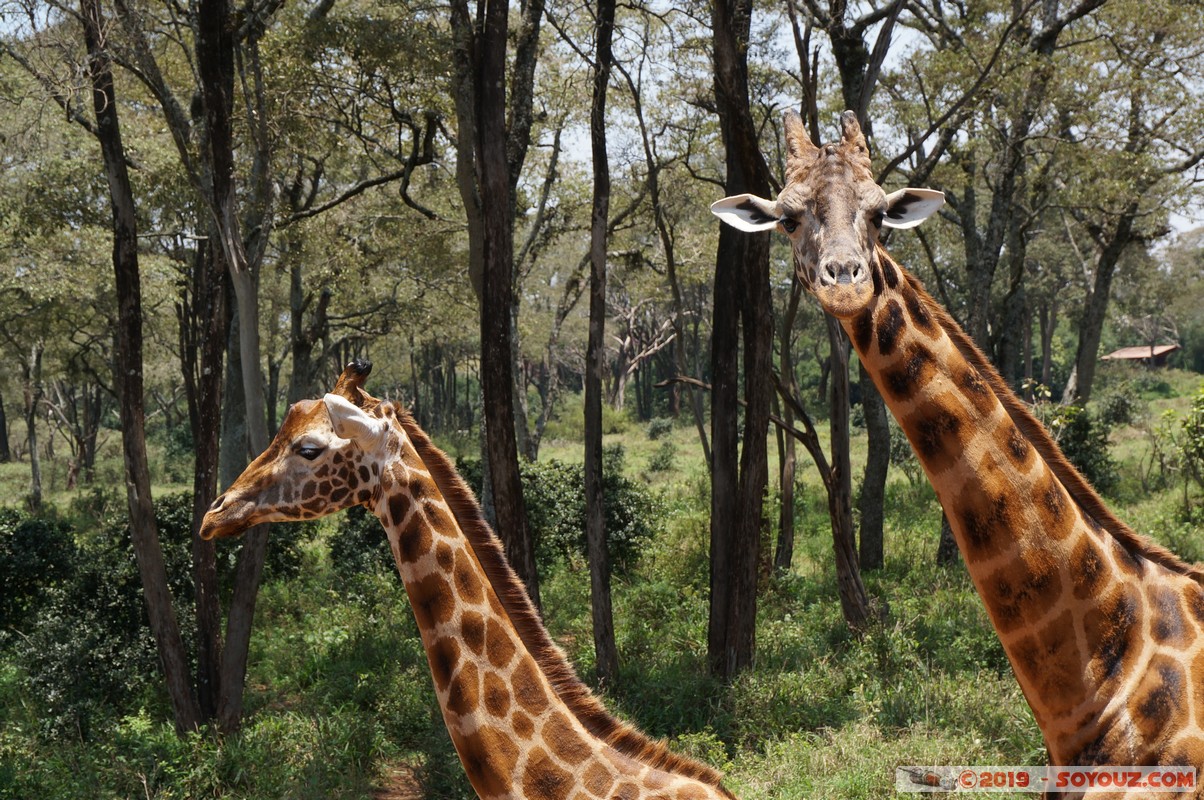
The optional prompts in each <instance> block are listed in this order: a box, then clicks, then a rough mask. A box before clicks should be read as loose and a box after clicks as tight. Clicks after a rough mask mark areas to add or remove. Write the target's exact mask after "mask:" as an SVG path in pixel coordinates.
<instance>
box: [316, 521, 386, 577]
mask: <svg viewBox="0 0 1204 800" xmlns="http://www.w3.org/2000/svg"><path fill="white" fill-rule="evenodd" d="M329 542H330V565H331V567H332V568H333V569H334V571H335V573H336V574H338V575H340V576H342V577H343V578H348V579H350V578H354V577H355V576H357V575H363V574H365V573H367V574H372V575H380V574H390V573H392V571H393V569H394V564H393V551H392V550H391V549H390V548H389V540H388V539H387V538H386V536H385V530H384V528H383V527H382V526H381V524H380V520H379V519H377V518H376V516H375V515H374V514H370V513H368V510H367V509H365V508H364V507H363V506H353V507H351V508H349V509H347V513H346V514H344V515H342V516H341V517H340V518H339V527H338V529H337V530H336V531H335V533H334V535H332V536H331V537H330V540H329Z"/></svg>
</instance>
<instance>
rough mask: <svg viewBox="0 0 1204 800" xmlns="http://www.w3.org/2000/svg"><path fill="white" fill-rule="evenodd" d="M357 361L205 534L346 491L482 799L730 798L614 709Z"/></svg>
mask: <svg viewBox="0 0 1204 800" xmlns="http://www.w3.org/2000/svg"><path fill="white" fill-rule="evenodd" d="M370 370H371V365H370V364H369V363H367V362H364V361H353V362H351V364H349V365H348V366H347V367H346V369H344V371H343V373H342V375H341V376H340V377H339V379H338V382H337V384H336V386H335V388H334V390H333V391H332V392H331V393H329V394H327V395H325V396H324V397H323V398H322V399H321V400H305V401H301V402H298V403H296V404H294V405H293V406H292V408H290V409H289V412H288V414H287V416H286V417H285V419H284V422H283V424H282V425H281V427H280V431H279V433H277V434H276V437H275V438H274V439H273V440H272V442H271V444H270V445H269V446H268V448H267V450H265V451H264V452H263V453H262V454H261V455H260V456H259V457H258V458H256V459H255V460H254V461H253V462H252V463H251V464H250V466H248V467H247V469H246V471H244V472H243V474H242V475H241V476H239V477H238V479H237V480H235V481H234V483H233V484H232V485H231V486H230V488H229V489H227V490H226V491H225V493H223V494H222V495H221V496H220V497H218V498H217V500H215V501H214V503H213V505H212V507H211V508H210V509H209V511H208V512H207V513H206V515H205V518H204V521H203V523H202V527H201V536H202V538H205V539H212V538H214V537H224V536H231V535H235V534H238V533H241V532H242V531H244V530H246V529H247V528H249V527H251V526H252V525H256V524H259V523H261V522H276V521H294V520H302V519H314V518H317V517H321V516H325V515H327V514H332V513H334V512H336V511H339V510H342V509H344V508H348V507H350V506H353V505H357V504H359V505H363V506H366V507H367V508H368V509H370V510H371V511H373V512H374V513H375V514H376V516H377V517H378V518H380V520H381V523H382V524H383V525H384V527H385V530H386V532H387V535H388V540H389V546H390V547H391V549H392V551H393V557H394V560H395V561H396V563H397V569H398V572H399V573H400V574H401V578H402V580H403V582H404V583H405V588H406V592H407V594H408V595H409V598H410V605H411V608H412V609H413V612H414V616H415V618H416V619H417V621H418V628H419V631H420V632H421V636H422V643H423V646H424V648H425V650H426V654H427V660H428V662H429V665H430V669H431V675H432V677H433V678H434V683H435V691H436V695H437V697H438V699H439V706H440V708H441V710H442V712H443V720H444V722H445V724H446V725H447V729H448V732H449V733H450V735H451V739H452V742H453V744H454V745H455V748H456V752H457V754H458V755H459V757H460V761H461V763H462V765H463V767H464V770H465V772H466V773H467V775H468V779H469V781H470V782H471V783H472V786H473V789H474V790H475V791H476V793H477V794H478V795H479V796H480V797H481V798H483V799H484V800H489V799H490V798H506V797H524V798H531V800H570V799H571V800H590V798H631V799H632V800H634V799H635V798H663V800H719V799H720V798H728V799H729V800H730V799H731V798H732V795H731V794H730V793H729V792H728V791H727V790H726V789H725V788H724V787H723V786H722V785H721V783H720V776H719V774H718V773H717V772H716V771H714V770H712V769H711V768H710V767H707V766H704V765H703V764H700V763H697V762H695V761H691V760H689V759H687V758H684V757H682V756H679V755H676V754H674V753H672V752H670V751H669V750H668V749H667V748H666V747H665V746H664V745H663V744H662V743H660V742H656V741H653V740H650V739H648V738H647V737H645V736H644V735H643V734H642V733H640V732H639V731H637V730H636V729H635V728H633V727H631V726H629V725H626V724H624V723H621V722H619V721H618V720H617V719H615V718H614V717H613V716H611V715H610V714H609V713H607V711H606V710H605V708H604V707H603V706H602V704H601V703H600V702H599V701H598V699H597V698H596V697H595V696H594V695H593V694H591V693H590V691H589V689H588V688H586V687H585V685H584V684H583V683H581V681H580V680H579V679H578V678H577V677H576V675H575V674H574V672H573V670H572V668H571V667H570V666H569V663H568V660H567V659H566V657H565V655H564V653H563V652H562V651H561V650H560V649H559V648H558V647H557V646H556V645H555V644H554V643H553V642H552V640H551V638H550V636H549V635H548V632H547V630H546V629H545V628H544V627H543V625H542V623H541V622H540V619H539V616H538V614H537V612H536V611H535V609H534V607H533V605H532V604H531V602H530V600H529V599H528V597H527V594H526V592H525V590H524V589H523V588H522V584H521V583H520V582H519V580H518V578H517V577H516V576H515V574H514V572H513V571H512V570H511V568H510V566H509V565H508V564H507V562H506V560H505V557H504V555H503V554H502V548H501V544H500V543H499V541H498V539H497V537H496V536H495V535H494V533H493V531H492V530H491V529H490V528H489V526H488V525H487V524H486V523H485V521H484V519H483V517H482V515H481V512H480V508H479V507H478V505H477V503H476V500H475V498H474V497H473V495H472V492H471V490H470V489H469V488H468V487H467V485H466V484H465V483H464V481H463V480H462V479H461V478H460V476H459V475H458V474H457V473H456V471H455V468H454V467H453V465H452V463H451V462H450V460H449V459H448V457H447V456H446V455H445V454H444V453H442V452H441V451H440V450H438V449H437V448H436V447H435V446H434V445H433V444H432V443H431V440H430V438H429V437H428V436H427V435H426V433H424V432H423V431H422V430H421V429H420V428H419V427H418V425H417V424H416V423H415V421H414V419H413V418H412V417H411V416H410V415H409V414H408V413H407V412H406V411H405V410H403V409H402V408H401V407H400V406H398V405H397V404H394V403H391V402H385V401H381V400H379V399H377V398H374V397H372V396H370V395H369V394H368V393H367V392H365V391H364V390H363V388H362V385H363V382H364V379H365V378H367V376H368V373H369V372H370Z"/></svg>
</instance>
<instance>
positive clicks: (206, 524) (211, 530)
mask: <svg viewBox="0 0 1204 800" xmlns="http://www.w3.org/2000/svg"><path fill="white" fill-rule="evenodd" d="M223 517H225V519H223ZM253 524H254V523H253V522H252V521H251V520H247V519H230V515H228V514H215V513H214V512H212V511H211V512H209V513H208V514H206V515H205V517H204V519H202V520H201V529H200V531H198V534H197V535H198V536H200V537H201V538H202V539H204V540H205V541H206V542H208V541H211V540H213V539H228V538H230V537H231V536H238V535H239V534H240V533H242V532H243V531H245V530H247V529H248V528H250V527H251V526H252V525H253Z"/></svg>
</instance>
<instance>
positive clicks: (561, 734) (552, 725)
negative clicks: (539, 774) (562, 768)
mask: <svg viewBox="0 0 1204 800" xmlns="http://www.w3.org/2000/svg"><path fill="white" fill-rule="evenodd" d="M543 739H544V741H546V742H547V743H548V747H550V748H551V749H552V752H553V753H555V754H556V757H557V758H559V759H560V760H561V761H564V762H566V763H568V764H570V765H574V766H575V765H577V764H580V763H581V762H582V761H584V760H585V759H587V758H589V755H590V753H591V750H590V747H589V745H588V744H586V742H585V740H584V739H582V738H581V736H580V735H579V734H578V733H577V731H576V730H574V729H573V726H572V725H571V724H569V719H568V717H566V716H565V715H564V714H562V713H556V714H553V715H552V718H551V719H549V720H548V721H547V722H546V723H545V724H544V726H543Z"/></svg>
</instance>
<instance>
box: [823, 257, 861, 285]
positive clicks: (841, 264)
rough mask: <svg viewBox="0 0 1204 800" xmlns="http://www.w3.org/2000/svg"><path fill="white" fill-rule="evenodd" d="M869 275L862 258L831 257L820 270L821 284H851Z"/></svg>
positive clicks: (859, 281)
mask: <svg viewBox="0 0 1204 800" xmlns="http://www.w3.org/2000/svg"><path fill="white" fill-rule="evenodd" d="M867 275H868V270H867V269H866V263H865V261H863V260H862V259H860V258H849V259H829V260H828V261H825V262H824V263H823V265H822V266H821V267H820V270H819V283H820V286H849V285H856V284H858V283H861V282H863V281H864V280H865V279H866V276H867Z"/></svg>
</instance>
